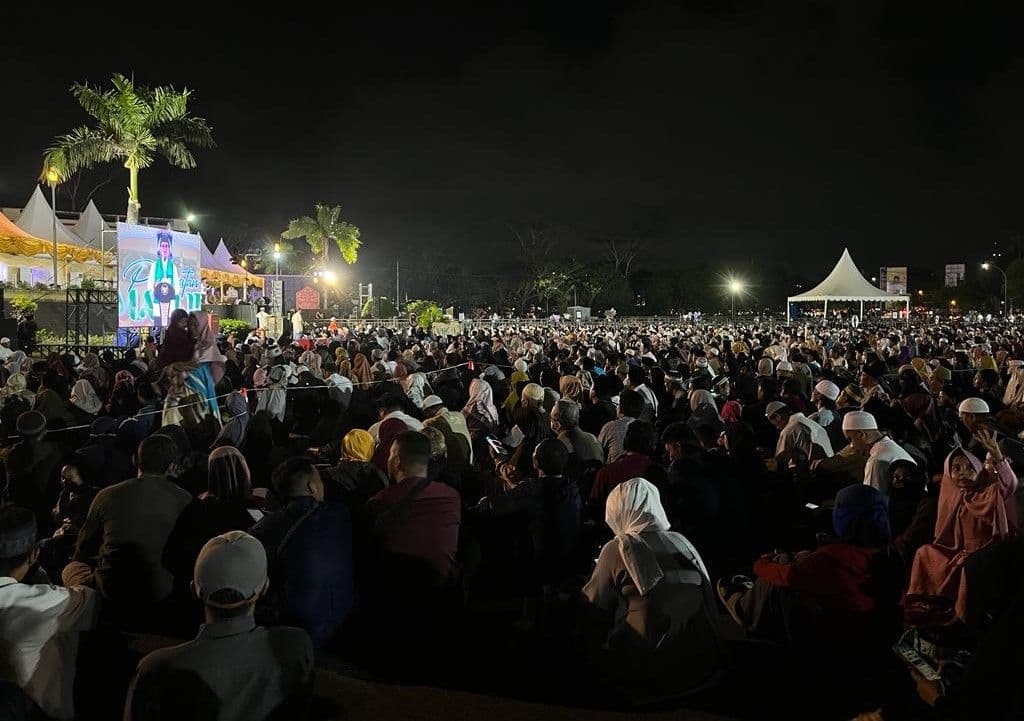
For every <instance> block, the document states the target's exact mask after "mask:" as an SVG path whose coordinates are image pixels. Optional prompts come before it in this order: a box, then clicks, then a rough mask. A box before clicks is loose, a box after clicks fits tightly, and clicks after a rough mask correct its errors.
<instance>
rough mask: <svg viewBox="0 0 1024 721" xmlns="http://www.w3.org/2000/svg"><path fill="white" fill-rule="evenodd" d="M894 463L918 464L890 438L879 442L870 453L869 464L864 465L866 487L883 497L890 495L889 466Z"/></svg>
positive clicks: (886, 437)
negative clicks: (907, 462)
mask: <svg viewBox="0 0 1024 721" xmlns="http://www.w3.org/2000/svg"><path fill="white" fill-rule="evenodd" d="M893 461H910V462H911V463H913V464H914V465H917V462H916V461H914V459H913V458H911V457H910V454H909V453H907V452H906V451H905V450H903V448H902V447H901V446H900V444H899V443H897V442H896V441H894V440H893V439H892V438H889V436H884V437H883V438H881V439H880V440H878V441H877V442H876V443H875V444H874V445H873V446H871V451H870V452H869V453H868V462H867V463H866V464H864V485H865V486H871V487H872V488H874V489H876V490H877V491H878V492H879V493H881V494H882V495H883V496H886V497H888V495H889V465H890V464H891V463H892V462H893Z"/></svg>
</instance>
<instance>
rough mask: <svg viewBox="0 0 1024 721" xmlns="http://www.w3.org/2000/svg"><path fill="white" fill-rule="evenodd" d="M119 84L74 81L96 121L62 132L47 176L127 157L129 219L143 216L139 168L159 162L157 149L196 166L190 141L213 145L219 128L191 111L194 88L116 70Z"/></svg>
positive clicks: (178, 163) (46, 163) (50, 151)
mask: <svg viewBox="0 0 1024 721" xmlns="http://www.w3.org/2000/svg"><path fill="white" fill-rule="evenodd" d="M111 83H112V84H113V86H114V87H113V88H111V89H109V90H100V89H99V88H98V87H97V88H94V87H92V86H90V85H88V84H78V83H76V84H75V85H72V86H71V94H72V95H73V96H74V98H75V100H77V101H78V104H79V105H81V106H82V109H83V110H85V112H87V113H88V114H89V115H91V116H92V117H93V119H94V120H95V121H96V124H95V127H90V126H87V125H82V126H79V127H77V128H75V129H74V130H72V131H71V132H70V133H68V134H66V135H60V136H58V137H57V138H56V139H55V140H54V143H53V145H52V146H50V147H49V148H47V150H46V153H45V155H44V158H43V172H42V175H41V179H45V178H46V175H47V173H48V172H49V171H50V169H51V168H52V169H56V171H57V175H58V177H59V179H60V180H62V181H63V180H64V179H66V178H68V177H69V176H71V175H72V174H74V173H75V172H77V171H78V170H79V169H81V168H91V167H92V166H93V165H95V164H96V163H109V162H112V161H118V162H123V163H124V167H126V168H128V176H129V184H128V213H127V215H128V222H129V223H137V222H138V221H139V209H140V208H141V207H142V204H141V203H140V202H139V170H141V169H142V168H148V167H149V166H150V165H152V164H153V161H154V160H155V159H156V156H157V154H160V155H162V156H163V157H164V158H166V159H167V162H169V163H170V164H171V165H173V166H175V167H178V168H194V167H196V159H195V156H193V155H192V151H191V150H190V146H195V147H200V148H212V147H213V146H214V142H213V132H212V130H211V128H210V126H208V125H207V124H206V121H205V120H204V119H203V118H197V117H195V116H192V115H189V112H188V100H189V97H190V96H191V95H192V92H191V91H190V90H188V89H185V90H175V89H174V88H169V87H168V88H164V87H158V88H153V89H150V88H146V87H143V86H136V85H135V83H134V81H132V80H130V79H128V78H126V77H125V76H123V75H120V74H115V75H114V77H113V78H112V79H111Z"/></svg>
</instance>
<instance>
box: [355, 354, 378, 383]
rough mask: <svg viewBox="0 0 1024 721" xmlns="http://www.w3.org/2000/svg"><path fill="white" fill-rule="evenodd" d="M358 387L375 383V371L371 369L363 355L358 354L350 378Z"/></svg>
mask: <svg viewBox="0 0 1024 721" xmlns="http://www.w3.org/2000/svg"><path fill="white" fill-rule="evenodd" d="M349 377H350V378H351V380H352V383H354V384H355V385H357V386H362V387H365V386H368V385H370V383H372V382H373V371H372V370H371V369H370V362H369V361H368V360H366V356H365V355H363V354H362V353H356V354H355V357H354V358H353V359H352V375H351V376H349Z"/></svg>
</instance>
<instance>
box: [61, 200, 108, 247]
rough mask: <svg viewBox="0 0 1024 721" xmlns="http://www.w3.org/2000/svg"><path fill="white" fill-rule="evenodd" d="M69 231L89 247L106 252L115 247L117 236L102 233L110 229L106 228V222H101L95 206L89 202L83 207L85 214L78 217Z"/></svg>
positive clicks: (100, 216) (101, 218) (101, 219)
mask: <svg viewBox="0 0 1024 721" xmlns="http://www.w3.org/2000/svg"><path fill="white" fill-rule="evenodd" d="M71 229H72V230H73V231H74V233H75V235H77V236H78V237H79V238H81V239H82V241H83V242H84V243H85V244H86V245H88V246H89V247H92V248H103V249H104V250H106V251H108V252H109V251H111V250H114V249H115V248H116V247H117V234H116V233H106V234H104V233H103V231H104V230H111V228H108V227H107V222H106V221H105V220H103V216H102V215H100V211H99V210H98V209H97V208H96V204H95V203H94V202H92V201H91V200H90V201H89V204H88V205H87V206H85V212H84V213H82V214H81V215H80V216H79V218H78V222H77V223H75V224H74V225H73V226H71Z"/></svg>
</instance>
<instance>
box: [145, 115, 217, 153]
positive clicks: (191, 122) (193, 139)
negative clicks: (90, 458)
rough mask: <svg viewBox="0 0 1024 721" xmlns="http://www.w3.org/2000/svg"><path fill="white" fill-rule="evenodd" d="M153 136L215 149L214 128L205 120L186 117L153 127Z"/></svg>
mask: <svg viewBox="0 0 1024 721" xmlns="http://www.w3.org/2000/svg"><path fill="white" fill-rule="evenodd" d="M153 134H154V135H156V136H157V137H164V138H167V139H168V140H172V141H175V142H180V143H185V144H187V145H194V146H196V147H198V148H214V147H216V146H217V144H216V143H215V142H214V140H213V128H211V127H210V126H209V125H207V124H206V120H204V119H203V118H197V117H194V116H186V117H180V118H175V119H173V120H170V121H168V122H166V123H161V124H158V125H156V126H154V127H153Z"/></svg>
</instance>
